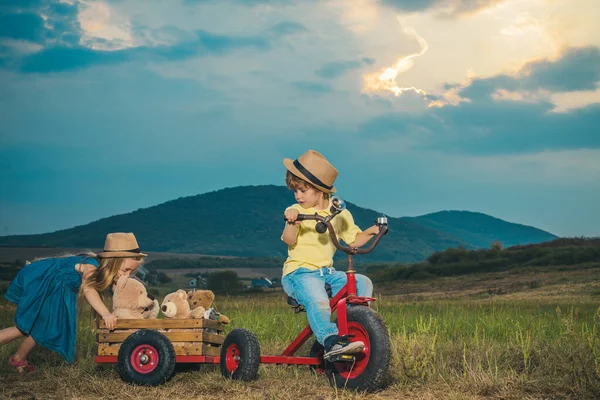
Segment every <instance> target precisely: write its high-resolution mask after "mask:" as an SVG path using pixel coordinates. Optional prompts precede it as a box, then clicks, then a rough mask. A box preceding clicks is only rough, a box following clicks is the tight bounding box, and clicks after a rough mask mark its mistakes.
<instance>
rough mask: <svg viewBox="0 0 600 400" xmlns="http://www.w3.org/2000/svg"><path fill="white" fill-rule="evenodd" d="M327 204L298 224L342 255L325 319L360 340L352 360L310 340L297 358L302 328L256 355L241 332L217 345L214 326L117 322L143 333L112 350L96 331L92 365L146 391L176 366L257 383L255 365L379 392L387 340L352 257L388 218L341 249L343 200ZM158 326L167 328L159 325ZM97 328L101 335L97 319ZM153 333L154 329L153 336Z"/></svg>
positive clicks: (218, 332)
mask: <svg viewBox="0 0 600 400" xmlns="http://www.w3.org/2000/svg"><path fill="white" fill-rule="evenodd" d="M332 204H333V206H332V209H331V215H329V216H327V217H323V216H320V215H318V214H315V215H307V214H300V215H299V216H298V220H315V221H318V223H317V224H316V230H317V231H318V232H319V233H325V232H327V231H328V232H329V235H330V236H331V240H332V242H333V244H334V245H335V247H336V248H338V249H339V250H341V251H343V252H345V253H346V254H347V258H348V269H347V271H346V274H347V278H348V280H347V283H346V285H345V286H344V287H343V288H342V289H341V290H340V291H339V292H338V293H337V294H335V296H334V297H333V298H331V300H330V306H331V311H332V313H334V312H337V319H336V323H337V326H338V330H339V335H341V336H346V335H347V336H348V337H349V339H350V340H351V341H356V340H360V341H362V342H363V343H364V344H365V347H364V349H363V351H362V352H360V353H356V354H352V355H347V354H340V355H338V356H333V357H332V358H330V359H329V360H327V361H325V360H324V359H323V353H324V349H323V346H322V345H321V344H320V343H318V342H317V341H315V342H314V344H313V345H312V349H311V352H310V356H308V357H306V356H296V355H295V354H296V352H297V351H298V350H299V349H300V347H301V346H302V345H303V344H304V343H306V341H307V340H308V339H309V338H310V336H311V335H312V330H311V328H310V326H307V327H306V328H304V330H302V332H300V334H299V335H298V336H297V337H296V339H294V341H293V342H292V343H291V344H290V345H289V346H288V347H287V348H286V349H285V350H284V351H283V352H282V353H281V354H280V355H270V356H268V355H261V354H260V345H259V343H258V340H257V338H256V336H255V335H254V334H253V333H252V332H250V331H249V330H247V329H242V328H237V329H234V330H232V331H231V332H230V333H229V334H228V335H227V336H226V337H225V338H224V339H223V336H222V331H223V326H222V325H221V324H220V323H218V322H216V321H210V320H195V321H194V320H180V321H179V322H178V321H174V320H130V321H129V322H128V321H127V320H120V321H118V322H117V329H119V328H127V327H129V328H134V327H135V328H145V329H141V330H137V331H136V332H133V333H128V334H121V336H120V341H122V344H120V343H117V344H116V345H118V346H117V347H114V346H115V343H110V344H109V343H100V342H101V341H102V340H104V342H107V341H108V340H107V339H106V337H108V336H111V335H113V336H115V335H116V334H115V333H112V334H111V333H109V332H108V331H104V332H100V333H99V338H98V341H99V348H98V356H97V357H96V362H101V363H102V362H104V363H117V364H118V369H119V373H120V375H121V377H122V379H123V380H125V381H126V382H131V383H136V384H145V385H156V384H160V383H162V382H164V381H165V380H167V379H168V378H169V377H170V376H171V374H172V372H173V368H174V365H175V363H208V364H220V369H221V373H222V374H223V376H225V377H227V378H231V379H235V380H243V381H249V380H254V379H256V378H257V377H258V368H259V365H260V364H261V363H263V364H277V365H308V366H311V368H314V369H315V370H316V371H317V372H319V373H324V374H326V375H327V376H328V378H329V380H330V383H331V384H333V385H336V386H337V387H339V388H348V389H357V390H364V391H373V390H377V389H378V388H380V386H381V385H382V382H383V379H384V378H385V376H386V375H387V372H388V369H389V364H390V358H391V344H390V337H389V333H388V330H387V327H386V326H385V324H384V322H383V320H382V319H381V317H380V316H379V315H378V314H377V313H376V312H375V311H374V310H373V309H372V308H370V307H369V303H370V302H373V301H375V299H374V298H371V297H361V296H357V294H356V277H355V273H356V271H355V270H354V267H353V262H352V257H353V256H354V255H355V254H366V253H370V252H371V251H373V249H374V248H375V246H377V244H378V243H379V241H380V240H381V238H382V237H383V236H384V235H385V234H386V233H387V231H388V226H387V218H386V217H379V218H378V219H377V225H378V226H379V233H378V234H377V236H375V238H374V239H373V241H372V243H371V245H370V246H368V247H367V248H355V247H349V246H344V245H342V244H340V243H339V241H338V240H337V237H336V234H335V231H334V228H333V226H332V224H331V219H332V218H334V217H335V216H336V215H337V214H339V213H340V212H341V211H342V210H343V209H344V207H345V206H344V203H343V201H341V200H340V199H339V198H335V197H334V198H333V199H332ZM326 289H327V288H326ZM329 293H330V288H329ZM330 297H331V293H330ZM288 304H289V305H291V306H292V308H293V309H294V311H295V312H302V311H304V309H303V307H302V305H301V304H298V303H297V301H296V300H294V299H292V298H289V297H288ZM161 321H164V322H162V323H161ZM165 323H168V325H169V326H163V325H161V324H165ZM190 324H193V325H194V326H193V327H192V325H190ZM180 325H181V326H180ZM98 328H100V329H101V330H102V328H103V325H102V321H101V325H99V326H98ZM157 328H158V329H159V331H157V330H155V329H157ZM174 328H175V329H174ZM177 328H179V329H177ZM173 331H175V332H173ZM102 335H103V336H102ZM101 337H103V338H105V339H101ZM109 347H113V349H112V350H111V351H109V352H107V350H106V349H107V348H109ZM219 350H220V351H219ZM217 351H219V352H218V353H217ZM217 354H218V355H217Z"/></svg>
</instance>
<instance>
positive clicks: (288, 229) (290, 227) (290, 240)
mask: <svg viewBox="0 0 600 400" xmlns="http://www.w3.org/2000/svg"><path fill="white" fill-rule="evenodd" d="M297 237H298V225H296V224H286V226H285V228H284V229H283V235H282V236H281V239H282V240H283V242H284V243H285V244H287V245H288V246H293V245H294V244H296V238H297Z"/></svg>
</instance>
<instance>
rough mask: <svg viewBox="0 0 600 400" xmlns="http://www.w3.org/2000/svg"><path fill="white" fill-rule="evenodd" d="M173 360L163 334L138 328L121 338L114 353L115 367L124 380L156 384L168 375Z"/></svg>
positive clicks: (141, 383) (173, 355)
mask: <svg viewBox="0 0 600 400" xmlns="http://www.w3.org/2000/svg"><path fill="white" fill-rule="evenodd" d="M175 361H176V359H175V349H174V348H173V344H172V343H171V342H170V341H169V339H167V338H166V337H165V335H163V334H162V333H160V332H157V331H154V330H148V329H142V330H139V331H137V332H134V333H132V334H131V335H129V337H127V339H125V340H124V341H123V344H122V345H121V347H120V348H119V354H118V356H117V369H118V370H119V375H121V379H123V381H125V382H128V383H135V384H137V385H146V386H156V385H159V384H161V383H163V382H165V381H167V380H168V379H169V378H170V377H171V375H172V374H173V370H174V369H175Z"/></svg>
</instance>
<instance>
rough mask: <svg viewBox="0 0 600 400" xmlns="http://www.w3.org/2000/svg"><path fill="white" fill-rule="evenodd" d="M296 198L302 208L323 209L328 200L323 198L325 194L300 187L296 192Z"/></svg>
mask: <svg viewBox="0 0 600 400" xmlns="http://www.w3.org/2000/svg"><path fill="white" fill-rule="evenodd" d="M294 197H295V198H296V201H297V202H298V204H300V205H301V206H302V208H311V207H316V206H318V208H323V207H324V206H326V205H327V203H328V202H327V200H325V199H324V198H323V193H321V192H319V191H318V190H315V189H313V188H309V187H298V188H296V190H294Z"/></svg>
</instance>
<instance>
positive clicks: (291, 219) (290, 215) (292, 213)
mask: <svg viewBox="0 0 600 400" xmlns="http://www.w3.org/2000/svg"><path fill="white" fill-rule="evenodd" d="M299 214H300V212H299V211H298V210H295V209H293V208H290V209H289V210H285V212H284V213H283V216H284V217H285V219H287V221H288V223H289V224H294V225H298V224H301V223H302V221H296V218H298V215H299Z"/></svg>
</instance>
